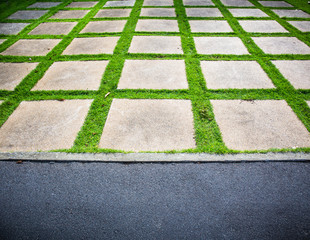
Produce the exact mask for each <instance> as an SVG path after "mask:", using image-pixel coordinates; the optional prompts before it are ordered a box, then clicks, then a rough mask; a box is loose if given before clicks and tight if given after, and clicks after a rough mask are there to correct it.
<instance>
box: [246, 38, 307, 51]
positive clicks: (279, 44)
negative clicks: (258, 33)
mask: <svg viewBox="0 0 310 240" xmlns="http://www.w3.org/2000/svg"><path fill="white" fill-rule="evenodd" d="M252 39H253V40H254V42H255V43H256V44H257V45H258V46H259V47H260V48H261V49H262V50H263V51H264V52H265V53H267V54H310V48H309V47H308V46H307V45H306V44H305V43H303V42H301V41H300V40H298V39H297V38H295V37H253V38H252Z"/></svg>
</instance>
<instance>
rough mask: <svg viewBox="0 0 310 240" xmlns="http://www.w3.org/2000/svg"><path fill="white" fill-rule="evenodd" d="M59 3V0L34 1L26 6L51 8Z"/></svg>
mask: <svg viewBox="0 0 310 240" xmlns="http://www.w3.org/2000/svg"><path fill="white" fill-rule="evenodd" d="M59 4H61V2H36V3H34V4H31V5H30V6H29V7H28V8H52V7H56V6H58V5H59Z"/></svg>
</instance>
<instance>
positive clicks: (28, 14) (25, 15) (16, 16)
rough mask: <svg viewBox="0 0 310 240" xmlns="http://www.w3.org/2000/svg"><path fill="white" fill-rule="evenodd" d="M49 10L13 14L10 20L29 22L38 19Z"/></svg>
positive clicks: (22, 11) (24, 11) (23, 11)
mask: <svg viewBox="0 0 310 240" xmlns="http://www.w3.org/2000/svg"><path fill="white" fill-rule="evenodd" d="M47 12H48V11H47V10H21V11H17V12H16V13H13V14H12V15H11V16H9V17H8V19H19V20H28V19H38V18H40V17H42V16H43V15H44V14H46V13H47Z"/></svg>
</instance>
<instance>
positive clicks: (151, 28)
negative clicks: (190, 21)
mask: <svg viewBox="0 0 310 240" xmlns="http://www.w3.org/2000/svg"><path fill="white" fill-rule="evenodd" d="M178 31H179V27H178V21H177V20H159V19H150V20H147V19H140V20H138V23H137V26H136V32H178Z"/></svg>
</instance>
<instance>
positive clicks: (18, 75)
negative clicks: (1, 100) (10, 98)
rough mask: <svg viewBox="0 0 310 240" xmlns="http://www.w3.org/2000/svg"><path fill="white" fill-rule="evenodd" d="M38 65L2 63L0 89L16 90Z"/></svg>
mask: <svg viewBox="0 0 310 240" xmlns="http://www.w3.org/2000/svg"><path fill="white" fill-rule="evenodd" d="M37 65H38V64H37V63H0V89H3V90H14V88H15V87H16V86H17V85H18V84H19V83H20V82H21V81H22V80H23V79H24V78H25V77H26V76H27V75H28V74H29V73H30V72H31V71H32V70H33V69H34V68H35V67H36V66H37Z"/></svg>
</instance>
